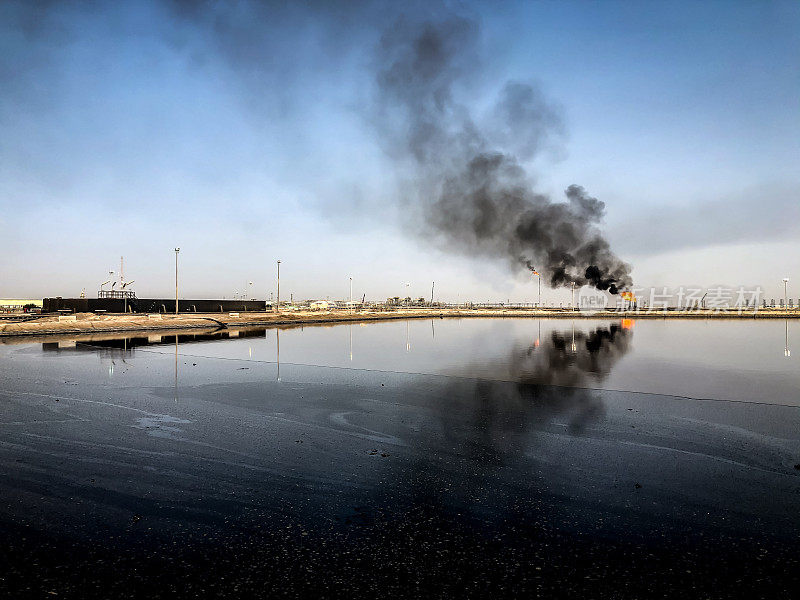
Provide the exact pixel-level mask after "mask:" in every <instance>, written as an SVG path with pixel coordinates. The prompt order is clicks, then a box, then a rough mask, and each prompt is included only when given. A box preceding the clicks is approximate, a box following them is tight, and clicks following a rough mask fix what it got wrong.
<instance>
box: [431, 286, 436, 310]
mask: <svg viewBox="0 0 800 600" xmlns="http://www.w3.org/2000/svg"><path fill="white" fill-rule="evenodd" d="M435 285H436V282H435V281H431V306H433V288H434V286H435Z"/></svg>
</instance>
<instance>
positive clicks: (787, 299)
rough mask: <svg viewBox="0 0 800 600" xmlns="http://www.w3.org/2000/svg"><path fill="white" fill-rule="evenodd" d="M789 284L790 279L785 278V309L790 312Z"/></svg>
mask: <svg viewBox="0 0 800 600" xmlns="http://www.w3.org/2000/svg"><path fill="white" fill-rule="evenodd" d="M788 284H789V278H788V277H784V278H783V307H784V308H785V309H786V310H789V294H788V289H789V288H788Z"/></svg>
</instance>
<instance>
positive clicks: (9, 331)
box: [0, 308, 800, 336]
mask: <svg viewBox="0 0 800 600" xmlns="http://www.w3.org/2000/svg"><path fill="white" fill-rule="evenodd" d="M446 317H456V318H466V317H484V318H486V317H494V318H502V317H531V318H568V319H587V318H589V319H591V318H601V319H615V318H616V319H618V318H631V319H645V318H655V319H674V318H695V319H698V318H699V319H708V318H728V319H730V318H736V319H753V318H800V310H797V309H795V310H789V311H786V310H777V309H773V310H770V309H763V310H759V311H757V312H755V313H754V312H752V311H750V312H745V311H741V312H740V311H669V312H663V311H651V312H635V311H628V312H619V311H608V312H606V311H603V312H596V313H589V312H573V311H570V310H569V309H564V310H553V309H543V310H542V309H539V310H537V309H514V308H507V309H504V308H479V309H454V308H442V309H399V310H384V311H380V310H378V311H373V310H364V311H359V310H354V311H347V310H336V311H282V312H280V313H275V312H266V313H265V312H248V313H245V312H242V313H213V314H194V313H191V314H186V313H184V314H180V315H172V314H153V315H146V314H134V315H131V314H127V315H125V314H102V315H100V314H94V313H78V314H75V315H62V316H58V315H42V316H41V317H38V318H30V319H29V320H25V321H18V322H14V321H7V322H0V336H21V335H52V334H65V333H104V332H117V331H151V330H153V331H154V330H164V329H197V328H209V327H211V328H225V327H228V328H235V327H240V326H248V325H267V326H270V325H276V326H277V325H294V324H298V325H299V324H303V323H309V324H312V323H347V322H365V321H387V320H393V319H413V318H418V319H419V318H446Z"/></svg>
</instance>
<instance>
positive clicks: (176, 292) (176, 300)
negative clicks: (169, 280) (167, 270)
mask: <svg viewBox="0 0 800 600" xmlns="http://www.w3.org/2000/svg"><path fill="white" fill-rule="evenodd" d="M180 251H181V249H180V248H175V314H176V315H177V314H178V252H180Z"/></svg>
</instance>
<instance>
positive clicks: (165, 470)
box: [0, 319, 800, 598]
mask: <svg viewBox="0 0 800 600" xmlns="http://www.w3.org/2000/svg"><path fill="white" fill-rule="evenodd" d="M233 335H236V336H237V337H235V338H232V337H231V336H233ZM798 338H800V324H798V323H797V322H796V321H795V322H789V323H786V322H784V321H759V322H754V321H753V322H751V321H733V322H725V321H670V322H662V321H648V320H642V321H635V322H632V321H576V322H575V323H572V322H569V321H564V320H542V321H538V320H532V319H506V320H489V319H480V320H471V319H466V320H433V321H430V320H426V321H422V320H420V321H408V322H389V323H381V324H370V325H366V326H359V325H339V326H335V327H305V328H297V329H288V330H281V331H278V330H275V329H270V330H263V329H262V330H257V329H256V330H249V331H248V330H243V331H241V332H233V333H230V332H222V333H216V334H211V333H204V334H202V335H200V334H198V335H180V336H178V337H177V339H176V337H175V336H174V335H173V334H168V335H163V336H162V335H155V334H154V335H151V336H149V339H148V337H147V336H144V337H136V336H132V337H129V338H126V339H116V340H115V339H102V338H93V339H88V338H84V340H78V341H74V340H69V339H60V340H57V341H49V342H46V343H42V342H37V343H33V342H28V343H20V341H19V340H17V341H15V343H13V344H12V343H8V341H7V340H6V341H5V342H6V343H0V382H1V383H0V428H2V438H0V469H2V475H3V476H2V479H0V490H2V498H3V502H2V504H0V534H2V536H3V539H4V544H3V549H2V552H3V555H2V556H0V592H2V593H5V594H6V595H12V596H25V595H31V596H36V597H53V596H54V594H57V596H56V597H113V598H121V597H144V596H147V597H176V596H178V597H209V596H212V597H214V596H222V597H225V596H229V597H243V596H252V595H253V594H258V595H261V596H263V597H273V596H290V597H299V596H309V595H314V596H316V597H356V596H359V597H361V596H370V597H384V596H388V595H394V596H400V597H442V596H445V597H482V596H483V597H485V596H495V597H496V596H520V595H531V594H534V593H537V592H539V593H541V595H543V596H547V597H580V598H592V597H597V598H604V597H620V598H643V597H674V596H675V595H676V594H681V595H683V596H688V597H732V596H745V597H765V598H767V597H768V598H779V597H793V590H794V588H795V585H796V583H797V582H798V579H800V571H798V567H800V561H799V560H798V551H800V537H798V536H799V535H800V408H799V406H800V375H799V374H798V373H799V372H800V371H799V370H798V367H799V366H800V365H799V364H798V358H797V357H798V354H797V353H796V352H794V353H793V352H791V348H792V344H793V343H795V342H798V341H800V340H798ZM278 359H280V362H278Z"/></svg>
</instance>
